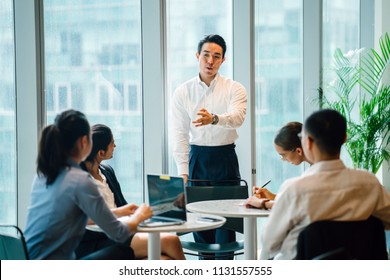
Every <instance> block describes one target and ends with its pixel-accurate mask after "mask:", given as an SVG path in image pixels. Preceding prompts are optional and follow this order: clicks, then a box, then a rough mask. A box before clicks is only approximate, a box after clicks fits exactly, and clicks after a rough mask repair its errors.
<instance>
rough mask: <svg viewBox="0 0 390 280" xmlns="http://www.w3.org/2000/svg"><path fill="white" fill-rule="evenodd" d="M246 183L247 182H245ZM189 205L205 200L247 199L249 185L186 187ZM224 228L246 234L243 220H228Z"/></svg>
mask: <svg viewBox="0 0 390 280" xmlns="http://www.w3.org/2000/svg"><path fill="white" fill-rule="evenodd" d="M244 182H245V181H244ZM186 197H187V203H191V202H197V201H203V200H223V199H246V198H248V185H247V184H246V182H245V183H244V184H243V185H235V186H231V185H230V186H186ZM222 228H225V229H229V230H233V231H237V232H240V233H243V232H244V226H243V219H242V218H227V219H226V223H225V224H224V225H223V226H222Z"/></svg>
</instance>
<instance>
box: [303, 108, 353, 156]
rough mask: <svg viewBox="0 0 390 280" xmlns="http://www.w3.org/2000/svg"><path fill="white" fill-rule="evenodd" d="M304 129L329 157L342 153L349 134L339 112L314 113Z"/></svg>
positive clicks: (324, 111) (326, 110)
mask: <svg viewBox="0 0 390 280" xmlns="http://www.w3.org/2000/svg"><path fill="white" fill-rule="evenodd" d="M303 129H304V131H305V133H306V134H307V135H308V136H309V137H311V138H312V139H313V140H314V142H315V143H316V144H317V146H318V147H319V149H320V150H321V151H323V152H325V153H327V154H329V155H337V154H339V153H340V149H341V146H342V145H343V144H344V141H345V136H346V133H347V122H346V120H345V118H344V117H343V116H342V115H341V114H340V113H339V112H337V111H335V110H330V109H323V110H319V111H316V112H314V113H312V114H311V115H310V116H309V117H308V118H307V119H306V121H305V123H304V126H303Z"/></svg>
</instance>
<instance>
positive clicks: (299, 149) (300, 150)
mask: <svg viewBox="0 0 390 280" xmlns="http://www.w3.org/2000/svg"><path fill="white" fill-rule="evenodd" d="M295 151H296V152H297V153H298V155H300V156H303V149H302V148H301V147H298V148H296V149H295Z"/></svg>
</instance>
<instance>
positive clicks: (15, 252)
mask: <svg viewBox="0 0 390 280" xmlns="http://www.w3.org/2000/svg"><path fill="white" fill-rule="evenodd" d="M28 259H29V257H28V252H27V247H26V241H25V239H24V235H23V232H22V230H21V229H20V228H18V227H17V226H14V225H0V260H28Z"/></svg>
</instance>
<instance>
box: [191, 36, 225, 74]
mask: <svg viewBox="0 0 390 280" xmlns="http://www.w3.org/2000/svg"><path fill="white" fill-rule="evenodd" d="M222 54H223V50H222V47H221V46H219V45H217V44H215V43H204V44H203V46H202V50H201V51H200V53H196V58H197V59H198V61H199V72H200V76H201V78H202V79H213V78H214V77H215V75H216V74H217V73H218V70H219V67H220V66H221V64H222V63H223V62H224V61H225V58H224V57H222Z"/></svg>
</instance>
